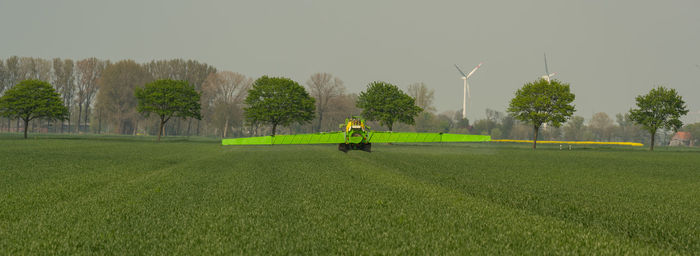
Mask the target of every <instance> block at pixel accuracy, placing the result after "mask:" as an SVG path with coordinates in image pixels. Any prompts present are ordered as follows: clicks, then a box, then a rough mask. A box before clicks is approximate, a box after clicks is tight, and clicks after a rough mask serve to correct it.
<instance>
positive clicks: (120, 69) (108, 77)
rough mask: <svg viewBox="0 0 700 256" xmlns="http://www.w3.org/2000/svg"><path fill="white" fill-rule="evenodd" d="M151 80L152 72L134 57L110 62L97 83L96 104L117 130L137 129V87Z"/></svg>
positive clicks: (123, 132)
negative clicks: (113, 62)
mask: <svg viewBox="0 0 700 256" xmlns="http://www.w3.org/2000/svg"><path fill="white" fill-rule="evenodd" d="M151 80H152V78H151V75H150V74H149V73H148V72H147V71H146V69H144V68H143V67H142V66H141V65H139V64H137V63H136V62H134V61H133V60H122V61H119V62H117V63H115V64H113V65H109V66H107V67H106V68H105V70H104V71H103V72H102V76H101V77H100V79H99V82H98V84H99V85H98V86H99V87H100V90H99V91H98V94H97V105H98V108H99V109H100V110H102V111H103V113H101V114H103V115H104V116H105V117H106V118H107V120H108V121H109V122H110V124H111V125H112V129H114V131H115V133H120V134H129V133H133V132H135V131H136V128H137V127H136V121H137V118H138V114H137V112H136V103H137V102H136V97H135V96H134V88H136V87H137V86H143V85H145V84H146V83H148V82H150V81H151Z"/></svg>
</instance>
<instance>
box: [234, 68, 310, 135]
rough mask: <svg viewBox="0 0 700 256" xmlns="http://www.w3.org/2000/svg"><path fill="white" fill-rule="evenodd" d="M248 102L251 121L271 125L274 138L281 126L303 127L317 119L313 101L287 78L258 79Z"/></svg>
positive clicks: (246, 111)
mask: <svg viewBox="0 0 700 256" xmlns="http://www.w3.org/2000/svg"><path fill="white" fill-rule="evenodd" d="M245 103H246V104H247V105H248V107H246V108H245V109H244V110H245V116H246V119H247V120H248V122H249V123H251V124H253V125H255V124H269V125H272V136H275V133H276V131H277V126H278V125H282V126H289V125H290V124H292V123H295V122H296V123H299V124H304V123H308V122H309V121H311V120H313V119H314V110H315V107H314V103H315V100H314V98H312V97H311V96H309V93H308V92H306V89H304V87H302V86H301V85H299V84H298V83H297V82H295V81H292V80H291V79H288V78H284V77H268V76H263V77H261V78H258V79H257V80H255V82H254V83H253V88H252V89H250V90H249V91H248V96H247V97H246V99H245Z"/></svg>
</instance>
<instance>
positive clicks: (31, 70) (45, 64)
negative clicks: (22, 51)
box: [18, 57, 51, 82]
mask: <svg viewBox="0 0 700 256" xmlns="http://www.w3.org/2000/svg"><path fill="white" fill-rule="evenodd" d="M18 71H19V81H22V80H26V79H38V80H41V81H47V82H48V81H50V80H49V79H50V78H51V62H50V61H48V60H45V59H40V58H32V57H21V58H19V62H18ZM19 81H18V82H19Z"/></svg>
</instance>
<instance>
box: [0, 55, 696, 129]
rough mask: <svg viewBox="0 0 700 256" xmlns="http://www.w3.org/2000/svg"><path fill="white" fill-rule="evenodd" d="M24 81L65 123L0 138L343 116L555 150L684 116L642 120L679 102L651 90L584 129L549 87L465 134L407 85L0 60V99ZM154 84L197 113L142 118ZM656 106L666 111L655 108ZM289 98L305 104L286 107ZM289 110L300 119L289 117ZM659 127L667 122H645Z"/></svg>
mask: <svg viewBox="0 0 700 256" xmlns="http://www.w3.org/2000/svg"><path fill="white" fill-rule="evenodd" d="M29 79H35V80H38V81H46V82H48V83H49V84H50V85H51V86H53V87H54V89H55V91H56V93H57V94H58V98H59V99H60V101H61V102H62V104H63V105H64V106H65V107H66V113H64V115H63V116H62V118H50V117H47V118H43V119H42V118H32V119H31V120H29V122H24V123H23V122H21V120H22V118H18V117H17V116H14V117H12V118H9V117H5V118H4V120H0V130H4V131H20V128H30V127H29V126H31V128H30V130H32V131H42V132H57V133H66V132H69V133H87V132H91V133H111V134H130V135H141V134H149V135H160V134H165V135H200V136H220V137H232V136H233V137H240V136H252V135H261V134H267V133H272V134H275V133H277V132H278V126H281V127H284V129H282V130H279V132H283V133H286V132H288V133H300V132H323V131H335V130H337V129H338V128H337V126H338V124H339V123H341V122H342V121H343V120H344V119H345V118H346V117H347V116H350V115H358V114H362V115H363V116H364V117H365V118H367V119H369V120H373V121H375V122H374V123H375V124H377V125H381V126H384V127H386V128H388V129H389V130H395V131H417V132H452V133H472V134H485V135H491V136H492V137H494V138H512V139H524V138H534V139H535V140H537V138H538V136H539V138H544V139H561V140H596V141H620V140H622V141H645V140H646V139H644V136H643V134H644V131H646V132H650V133H652V134H656V132H657V131H658V130H659V129H661V130H664V129H666V130H676V129H678V128H680V126H681V125H682V124H680V123H679V122H680V121H678V120H677V119H678V116H680V115H683V114H685V113H687V110H685V113H683V110H684V109H682V108H681V107H685V106H684V103H683V102H682V100H681V101H680V102H676V103H673V104H676V105H677V106H668V107H669V108H671V107H675V108H676V110H680V112H678V111H676V113H675V115H676V116H653V117H650V113H660V112H663V111H660V110H659V109H656V110H654V111H652V112H649V111H647V110H648V109H650V108H654V107H655V106H663V104H661V103H662V102H668V101H669V100H673V98H674V97H678V98H680V97H679V96H677V95H675V90H673V89H670V90H671V91H672V94H673V95H670V96H669V95H668V94H669V93H671V91H664V90H666V88H663V87H660V88H657V89H655V90H656V91H655V90H652V92H650V94H652V93H654V92H657V94H658V95H656V96H654V97H652V96H649V95H647V96H644V97H647V99H646V101H645V98H644V97H642V96H640V97H642V98H640V97H638V98H637V103H638V106H640V109H642V110H638V111H636V112H635V111H631V112H630V113H626V114H618V115H617V116H616V123H614V122H613V121H612V119H611V118H610V117H609V116H608V115H607V114H605V113H596V114H595V115H594V116H593V117H592V118H591V120H590V122H589V124H588V125H585V124H584V122H585V119H583V117H580V116H573V117H572V115H573V113H574V111H575V108H574V106H573V105H572V104H571V103H572V102H573V100H574V98H575V96H574V95H573V94H571V93H570V92H569V89H568V88H569V85H568V84H563V83H561V82H560V81H558V80H553V81H535V82H530V83H526V84H525V85H524V86H523V88H521V89H519V90H518V91H517V92H516V96H515V97H514V98H513V100H511V104H510V107H509V109H508V111H507V114H504V113H501V112H498V111H494V110H489V109H487V110H486V118H485V119H482V120H476V121H475V122H473V124H470V122H469V120H467V119H462V118H461V116H459V112H460V111H461V109H460V110H456V111H446V112H443V113H439V114H438V113H436V112H435V108H434V107H433V106H432V104H433V101H434V91H433V90H432V89H429V88H428V87H427V86H426V85H425V84H424V83H415V84H411V85H409V86H408V87H407V88H406V92H407V93H404V91H403V90H401V89H400V88H398V87H397V86H395V85H393V84H390V83H386V82H374V83H371V84H369V85H368V86H367V90H366V91H364V92H361V93H360V94H352V93H350V94H348V93H346V88H345V85H344V83H343V81H342V80H341V79H339V78H337V77H334V76H333V75H331V74H328V73H316V74H313V75H311V76H310V77H309V78H308V80H307V81H306V87H303V86H300V85H299V84H298V83H297V82H295V81H292V80H290V79H286V78H270V77H266V76H264V77H261V78H259V79H256V80H253V79H252V78H249V77H246V76H245V75H242V74H239V73H235V72H230V71H219V70H217V69H216V68H214V67H213V66H210V65H208V64H206V63H201V62H198V61H193V60H182V59H173V60H158V61H151V62H146V63H142V64H139V63H136V62H134V61H132V60H123V61H119V62H116V63H112V62H110V61H106V60H99V59H96V58H88V59H83V60H79V61H73V60H70V59H58V58H56V59H53V60H45V59H41V58H29V57H16V56H13V57H10V58H8V59H5V60H0V95H3V94H5V93H6V92H7V91H8V90H9V89H10V88H12V87H13V86H14V85H16V84H19V83H20V82H21V81H25V80H29ZM280 79H281V80H280ZM163 80H169V81H183V82H186V86H191V88H192V90H193V91H194V92H196V93H197V102H198V104H197V106H198V107H201V108H200V109H198V110H197V114H196V115H195V114H190V115H183V114H173V115H172V116H168V117H167V120H166V118H165V116H164V115H163V114H162V113H160V114H158V113H156V115H152V116H151V115H148V113H151V112H154V111H155V109H154V108H149V107H147V106H142V105H141V103H140V102H139V99H137V98H140V100H141V101H143V100H144V99H146V98H148V97H147V96H146V95H141V97H139V96H138V93H136V94H135V93H134V92H137V91H139V90H142V88H143V87H144V85H147V84H150V83H155V82H157V81H163ZM272 85H274V86H272ZM265 86H268V87H269V88H267V89H265V88H264V87H265ZM270 86H272V87H270ZM280 86H281V87H280ZM164 88H165V87H164ZM168 88H170V89H169V90H174V89H173V88H175V87H172V86H171V87H168ZM178 88H179V87H178ZM280 88H286V89H288V91H285V92H284V93H286V95H288V96H287V98H286V100H287V101H279V100H278V101H277V102H272V101H270V102H267V103H265V104H267V105H264V104H263V105H262V106H264V107H260V108H257V110H256V108H255V106H254V105H255V104H261V102H264V100H262V99H264V98H265V97H267V98H268V99H267V100H269V99H272V98H274V97H272V98H270V97H269V96H270V95H273V94H275V93H278V94H279V93H281V92H282V90H281V89H280ZM286 89H285V90H286ZM275 90H278V91H275ZM266 91H267V92H266ZM541 92H549V95H547V94H546V93H545V94H543V93H541ZM266 95H267V96H266ZM289 95H294V96H293V97H292V96H289ZM674 95H675V96H674ZM662 96H663V97H666V98H665V100H666V101H664V100H659V97H662ZM298 97H301V98H304V97H307V98H308V100H306V101H294V102H293V101H289V100H291V99H297V98H298ZM548 97H549V98H548ZM301 98H299V99H301ZM254 99H259V101H255V100H254ZM151 100H153V99H151ZM387 100H388V101H387ZM645 102H646V103H645ZM183 104H184V103H183ZM557 104H558V105H557ZM640 104H641V105H640ZM645 104H646V105H645ZM669 104H671V103H669ZM678 104H680V105H678ZM290 106H304V107H305V109H303V110H299V111H301V112H299V111H297V112H293V111H294V108H290ZM643 108H646V109H647V110H643ZM161 110H162V109H161ZM256 111H257V112H256ZM645 111H646V112H645ZM156 112H157V111H156ZM180 113H184V112H180ZM300 113H306V115H300ZM271 114H272V115H271ZM275 115H276V116H275ZM6 116H7V115H6ZM664 118H666V119H668V118H670V119H672V120H671V121H672V122H670V121H669V122H666V123H655V122H650V121H649V120H653V119H657V120H658V119H664ZM171 119H172V121H171ZM647 119H648V120H647ZM645 120H646V123H645ZM13 121H15V122H13ZM168 121H169V122H168ZM528 126H529V128H528ZM281 127H280V128H281ZM25 130H26V129H25ZM654 138H655V137H654V136H651V137H649V139H648V140H652V141H653V140H654ZM648 140H647V141H645V142H648Z"/></svg>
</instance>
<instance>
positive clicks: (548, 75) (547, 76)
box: [542, 53, 557, 83]
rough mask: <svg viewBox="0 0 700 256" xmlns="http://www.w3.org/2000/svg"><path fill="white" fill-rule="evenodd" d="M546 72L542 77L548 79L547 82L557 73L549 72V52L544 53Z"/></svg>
mask: <svg viewBox="0 0 700 256" xmlns="http://www.w3.org/2000/svg"><path fill="white" fill-rule="evenodd" d="M544 72H545V74H544V76H542V79H544V80H546V81H547V83H549V81H550V80H551V79H552V77H553V76H554V75H556V74H557V73H549V69H548V68H547V54H546V53H545V54H544Z"/></svg>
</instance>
